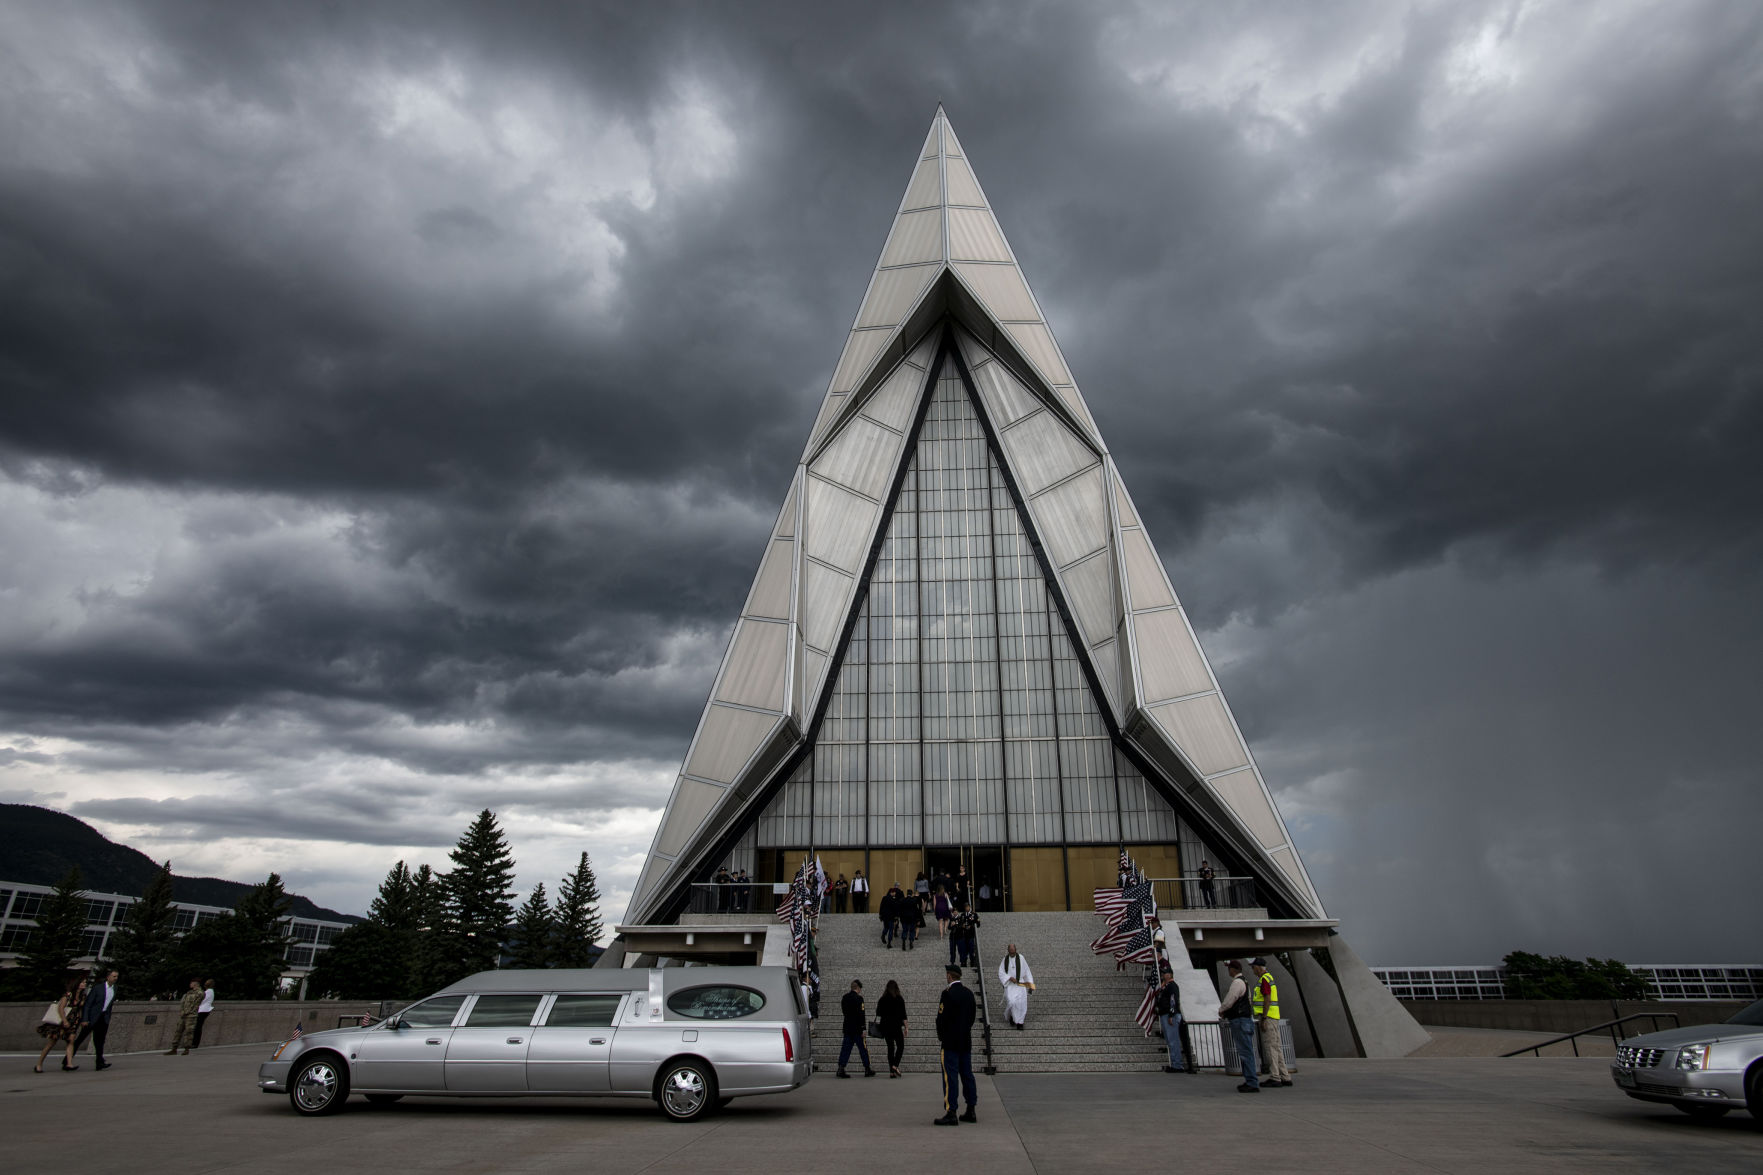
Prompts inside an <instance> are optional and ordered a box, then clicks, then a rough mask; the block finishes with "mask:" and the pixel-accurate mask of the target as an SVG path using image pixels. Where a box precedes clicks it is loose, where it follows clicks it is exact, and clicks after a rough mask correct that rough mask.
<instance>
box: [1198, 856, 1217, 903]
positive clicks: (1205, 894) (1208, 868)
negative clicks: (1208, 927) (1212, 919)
mask: <svg viewBox="0 0 1763 1175" xmlns="http://www.w3.org/2000/svg"><path fill="white" fill-rule="evenodd" d="M1212 877H1213V874H1212V863H1211V862H1210V861H1201V862H1200V901H1202V902H1204V903H1205V905H1206V908H1207V909H1208V910H1216V909H1217V908H1218V899H1217V897H1215V896H1214V895H1213V893H1212Z"/></svg>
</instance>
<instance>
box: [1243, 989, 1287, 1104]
mask: <svg viewBox="0 0 1763 1175" xmlns="http://www.w3.org/2000/svg"><path fill="white" fill-rule="evenodd" d="M1249 966H1251V967H1253V968H1254V969H1255V990H1254V991H1253V992H1251V993H1250V995H1249V1003H1250V1004H1251V1005H1252V1006H1253V1007H1254V1009H1255V1023H1256V1024H1258V1025H1260V1027H1261V1047H1262V1049H1264V1050H1265V1051H1266V1053H1267V1084H1269V1085H1290V1084H1291V1083H1292V1072H1291V1070H1290V1069H1288V1068H1286V1048H1285V1040H1284V1038H1283V1037H1282V1035H1281V1033H1280V1031H1279V985H1278V984H1276V983H1274V981H1273V973H1272V972H1271V971H1269V970H1268V969H1267V960H1266V959H1256V960H1254V961H1253V962H1251V963H1250V964H1249Z"/></svg>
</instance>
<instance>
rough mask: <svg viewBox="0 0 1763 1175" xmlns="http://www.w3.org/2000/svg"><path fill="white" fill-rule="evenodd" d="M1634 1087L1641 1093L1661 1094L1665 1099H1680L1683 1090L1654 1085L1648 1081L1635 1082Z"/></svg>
mask: <svg viewBox="0 0 1763 1175" xmlns="http://www.w3.org/2000/svg"><path fill="white" fill-rule="evenodd" d="M1634 1087H1635V1088H1636V1089H1638V1090H1639V1091H1640V1092H1642V1093H1657V1094H1663V1095H1665V1096H1666V1097H1682V1096H1683V1090H1681V1089H1679V1088H1678V1087H1677V1086H1675V1085H1654V1084H1653V1083H1652V1082H1650V1081H1637V1082H1635V1083H1634Z"/></svg>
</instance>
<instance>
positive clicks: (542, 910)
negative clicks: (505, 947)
mask: <svg viewBox="0 0 1763 1175" xmlns="http://www.w3.org/2000/svg"><path fill="white" fill-rule="evenodd" d="M553 930H554V924H553V922H552V919H551V907H550V905H549V904H548V903H547V902H546V901H545V883H544V882H542V881H541V882H539V884H537V885H535V886H534V887H533V892H532V896H531V897H529V898H527V900H526V904H525V905H524V906H522V907H521V908H520V913H518V914H516V915H515V916H514V935H513V939H514V941H513V943H512V944H511V945H510V948H509V954H510V955H511V960H510V966H514V967H520V968H523V969H529V970H530V969H537V968H540V967H549V966H550V965H551V936H552V933H553Z"/></svg>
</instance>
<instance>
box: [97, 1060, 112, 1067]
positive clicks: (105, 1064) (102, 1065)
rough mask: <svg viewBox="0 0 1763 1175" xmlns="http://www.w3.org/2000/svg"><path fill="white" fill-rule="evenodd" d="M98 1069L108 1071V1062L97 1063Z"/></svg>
mask: <svg viewBox="0 0 1763 1175" xmlns="http://www.w3.org/2000/svg"><path fill="white" fill-rule="evenodd" d="M98 1068H100V1069H108V1068H110V1062H109V1061H99V1062H98Z"/></svg>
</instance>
